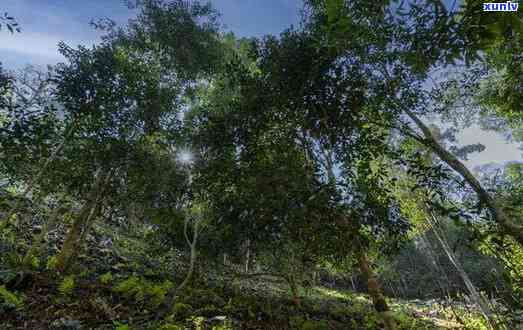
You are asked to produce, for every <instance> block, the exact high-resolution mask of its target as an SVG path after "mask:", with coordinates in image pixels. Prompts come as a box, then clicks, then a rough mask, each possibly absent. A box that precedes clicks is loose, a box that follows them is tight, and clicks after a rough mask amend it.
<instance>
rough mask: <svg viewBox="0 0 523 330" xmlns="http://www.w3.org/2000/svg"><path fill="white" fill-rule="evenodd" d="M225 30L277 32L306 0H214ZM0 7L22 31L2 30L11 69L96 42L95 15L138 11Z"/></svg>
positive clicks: (11, 1) (66, 3)
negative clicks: (61, 45) (60, 47)
mask: <svg viewBox="0 0 523 330" xmlns="http://www.w3.org/2000/svg"><path fill="white" fill-rule="evenodd" d="M211 2H212V3H213V5H214V7H215V8H216V9H218V11H219V12H220V13H221V14H222V22H223V23H224V24H225V29H226V30H230V31H233V32H234V33H235V34H237V35H239V36H262V35H264V34H269V33H270V34H278V33H279V32H280V31H282V30H283V29H285V28H286V27H289V26H290V25H291V24H296V23H297V22H298V21H299V9H300V8H301V0H213V1H211ZM0 11H7V12H9V14H11V15H12V16H14V17H16V18H17V20H18V22H19V23H20V25H21V26H22V29H23V32H22V34H17V35H15V36H11V35H8V34H7V33H0V60H2V62H3V63H4V65H6V66H7V67H20V66H22V65H24V64H26V63H28V62H31V63H33V64H39V65H45V64H48V63H55V62H56V61H58V60H60V56H59V55H58V54H57V52H56V45H57V44H58V42H60V41H62V40H63V41H65V42H66V43H68V44H72V45H78V44H92V43H94V42H96V41H97V40H98V38H99V34H98V33H97V32H96V31H94V30H93V28H91V27H90V26H89V22H90V20H91V19H92V18H99V17H110V18H112V19H114V20H115V21H117V22H118V23H120V24H123V23H125V22H126V21H127V19H128V18H129V17H131V16H132V15H133V14H134V12H133V11H131V10H129V9H127V8H126V6H125V5H124V3H123V0H2V1H1V4H0Z"/></svg>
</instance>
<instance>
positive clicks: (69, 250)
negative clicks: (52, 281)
mask: <svg viewBox="0 0 523 330" xmlns="http://www.w3.org/2000/svg"><path fill="white" fill-rule="evenodd" d="M109 178H110V172H108V173H106V174H101V173H100V171H98V175H97V178H96V182H95V184H94V186H93V188H92V189H91V192H90V194H89V196H88V198H87V201H86V203H85V204H84V206H83V207H82V209H81V211H80V213H79V214H78V216H77V217H76V218H75V220H74V222H73V225H72V227H71V229H70V230H69V232H68V233H67V237H66V238H65V241H64V244H63V246H62V250H61V251H60V254H59V255H58V257H57V263H56V268H57V270H58V271H60V272H62V273H63V272H66V271H67V270H68V268H69V267H70V265H71V262H72V261H73V260H74V259H75V257H76V256H77V255H78V252H79V248H80V246H81V243H82V237H86V235H87V231H88V230H89V228H90V227H91V226H90V223H91V222H92V221H94V219H95V218H96V216H97V213H98V211H99V210H100V207H99V206H100V205H99V203H100V200H101V199H102V196H103V190H104V188H105V186H106V185H107V183H108V180H109Z"/></svg>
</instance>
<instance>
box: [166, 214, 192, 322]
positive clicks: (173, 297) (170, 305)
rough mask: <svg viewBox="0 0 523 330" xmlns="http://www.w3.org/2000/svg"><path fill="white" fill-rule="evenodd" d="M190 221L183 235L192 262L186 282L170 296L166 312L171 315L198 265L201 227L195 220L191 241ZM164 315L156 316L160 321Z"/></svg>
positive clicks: (186, 223)
mask: <svg viewBox="0 0 523 330" xmlns="http://www.w3.org/2000/svg"><path fill="white" fill-rule="evenodd" d="M189 221H190V220H189V219H188V218H187V219H185V222H184V227H183V233H184V236H185V241H186V243H187V245H189V248H190V253H191V257H190V261H189V270H188V271H187V274H186V275H185V278H184V280H183V281H182V283H181V284H180V285H179V286H178V287H176V288H175V289H174V290H172V291H171V293H170V295H169V302H168V304H167V309H166V310H165V312H166V313H170V312H171V311H172V309H173V307H174V304H175V302H176V297H177V295H178V293H180V292H181V291H182V290H183V289H184V288H185V287H186V286H187V284H189V281H190V280H191V277H192V275H193V272H194V268H195V265H196V257H197V252H198V251H197V250H196V244H197V243H198V235H199V228H198V225H199V220H195V221H194V222H193V224H192V226H193V227H192V229H193V230H192V232H193V236H192V240H191V239H189V234H188V232H187V229H188V226H189ZM162 314H165V313H164V312H159V313H157V314H156V320H158V319H159V318H160V317H161V316H162Z"/></svg>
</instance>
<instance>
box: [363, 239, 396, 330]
mask: <svg viewBox="0 0 523 330" xmlns="http://www.w3.org/2000/svg"><path fill="white" fill-rule="evenodd" d="M358 245H360V244H358ZM356 250H357V252H356V253H357V258H358V265H359V268H360V270H361V272H362V274H363V276H364V277H365V278H366V280H367V289H368V291H369V295H370V296H371V298H372V302H373V304H374V309H375V310H376V312H377V313H378V314H379V315H380V317H381V318H382V320H383V322H384V324H385V329H387V330H394V329H396V321H395V320H394V316H393V314H392V311H391V310H390V308H389V305H388V304H387V301H386V300H385V296H384V295H383V293H382V292H381V288H380V286H379V284H378V280H377V279H376V276H375V275H374V273H373V272H372V270H371V268H370V265H369V260H368V259H367V255H366V254H365V252H364V251H363V249H362V247H361V245H360V246H358V247H357V249H356Z"/></svg>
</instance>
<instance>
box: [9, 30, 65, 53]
mask: <svg viewBox="0 0 523 330" xmlns="http://www.w3.org/2000/svg"><path fill="white" fill-rule="evenodd" d="M60 41H61V39H60V37H58V36H52V35H48V34H40V33H23V34H7V33H3V34H1V35H0V50H6V51H14V52H17V53H20V54H24V55H26V56H28V57H30V56H44V57H48V58H50V59H59V58H60V54H59V53H58V51H57V49H58V47H57V45H58V43H59V42H60Z"/></svg>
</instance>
